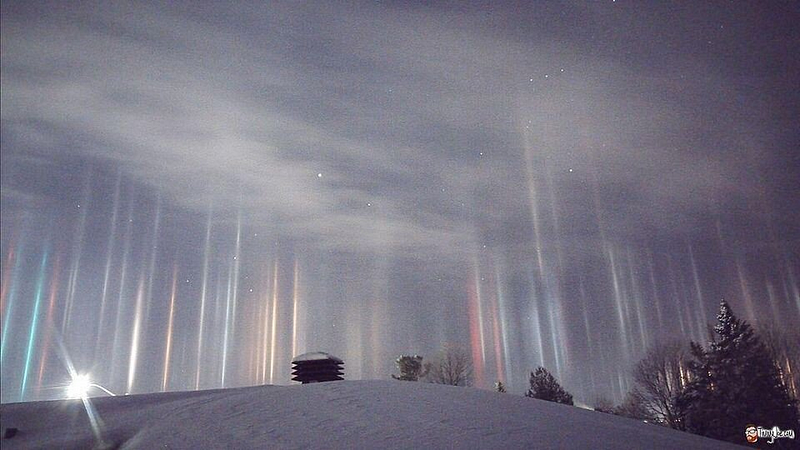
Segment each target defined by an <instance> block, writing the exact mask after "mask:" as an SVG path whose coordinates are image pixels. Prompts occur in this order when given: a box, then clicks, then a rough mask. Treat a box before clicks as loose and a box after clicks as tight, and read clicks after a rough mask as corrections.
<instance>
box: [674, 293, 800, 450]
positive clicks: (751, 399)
mask: <svg viewBox="0 0 800 450" xmlns="http://www.w3.org/2000/svg"><path fill="white" fill-rule="evenodd" d="M711 337H712V341H711V343H710V345H709V347H708V348H707V349H705V348H703V347H701V346H700V345H699V344H697V343H695V342H692V344H691V353H692V356H693V357H694V360H693V361H691V362H690V364H689V371H690V377H689V378H690V380H691V381H690V382H689V384H688V385H687V387H686V389H684V391H683V392H682V393H681V394H680V395H679V397H678V400H677V402H676V403H677V405H676V406H677V407H678V413H679V414H680V416H681V420H682V421H683V425H684V426H685V429H686V430H687V431H690V432H693V433H696V434H701V435H704V436H708V437H712V438H715V439H721V440H725V441H729V442H735V443H741V444H744V443H745V438H744V430H745V427H746V426H747V425H749V424H755V425H760V426H763V427H767V428H772V427H773V426H778V427H780V428H781V429H782V430H783V429H794V430H797V429H798V421H797V409H796V406H795V403H796V400H794V399H792V398H791V397H790V396H789V394H788V393H787V390H786V386H784V384H783V383H782V382H781V378H780V376H779V373H778V369H777V367H776V366H775V364H774V361H773V360H772V357H771V354H770V352H769V350H768V349H767V347H766V346H765V345H764V344H763V343H762V342H761V340H760V339H759V338H758V336H757V335H756V334H755V333H754V332H753V329H752V328H751V327H750V325H749V324H748V323H747V322H745V321H743V320H739V319H738V318H737V317H736V316H735V315H734V314H733V312H732V311H731V308H730V306H729V305H728V304H727V303H726V302H725V301H724V300H723V301H722V303H721V304H720V309H719V314H717V324H716V326H715V327H714V331H713V333H712V336H711ZM777 442H778V441H776V443H777ZM759 443H760V441H759Z"/></svg>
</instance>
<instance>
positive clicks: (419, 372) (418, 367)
mask: <svg viewBox="0 0 800 450" xmlns="http://www.w3.org/2000/svg"><path fill="white" fill-rule="evenodd" d="M395 364H396V365H397V370H398V371H400V375H395V374H392V378H394V379H395V380H403V381H419V380H420V378H424V377H425V375H427V374H428V370H427V367H426V366H423V364H422V356H418V355H413V356H408V355H403V356H400V357H399V358H397V359H396V360H395Z"/></svg>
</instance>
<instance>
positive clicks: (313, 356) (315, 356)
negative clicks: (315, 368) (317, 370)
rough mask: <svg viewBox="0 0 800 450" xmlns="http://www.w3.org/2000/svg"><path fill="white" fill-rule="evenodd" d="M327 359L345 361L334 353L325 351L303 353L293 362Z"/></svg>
mask: <svg viewBox="0 0 800 450" xmlns="http://www.w3.org/2000/svg"><path fill="white" fill-rule="evenodd" d="M326 359H329V360H331V361H334V362H337V363H344V361H342V360H341V359H339V358H337V357H335V356H333V355H330V354H328V353H325V352H309V353H303V354H302V355H299V356H296V357H295V358H294V359H293V360H292V362H293V363H297V362H304V361H322V360H326Z"/></svg>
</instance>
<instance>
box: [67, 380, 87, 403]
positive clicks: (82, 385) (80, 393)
mask: <svg viewBox="0 0 800 450" xmlns="http://www.w3.org/2000/svg"><path fill="white" fill-rule="evenodd" d="M91 387H92V382H91V380H89V375H86V374H80V375H75V376H74V377H72V382H71V383H70V384H69V386H67V397H69V398H86V397H87V396H88V393H89V389H91Z"/></svg>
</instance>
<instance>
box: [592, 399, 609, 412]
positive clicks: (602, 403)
mask: <svg viewBox="0 0 800 450" xmlns="http://www.w3.org/2000/svg"><path fill="white" fill-rule="evenodd" d="M594 410H595V411H597V412H603V413H607V414H613V413H614V402H612V401H611V400H609V399H608V398H606V397H598V398H597V399H596V400H595V401H594Z"/></svg>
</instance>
